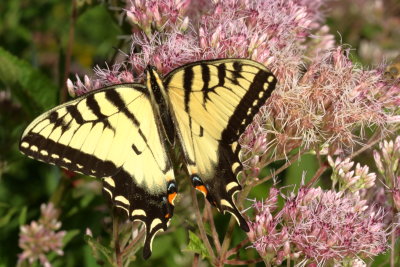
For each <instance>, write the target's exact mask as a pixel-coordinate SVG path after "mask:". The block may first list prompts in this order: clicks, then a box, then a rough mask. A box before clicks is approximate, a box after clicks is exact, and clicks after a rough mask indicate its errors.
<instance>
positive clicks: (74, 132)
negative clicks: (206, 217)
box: [20, 84, 177, 258]
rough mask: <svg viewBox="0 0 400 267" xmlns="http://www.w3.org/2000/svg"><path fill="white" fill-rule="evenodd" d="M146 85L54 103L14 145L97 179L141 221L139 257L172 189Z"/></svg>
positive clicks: (162, 218) (162, 219)
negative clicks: (143, 233) (142, 234)
mask: <svg viewBox="0 0 400 267" xmlns="http://www.w3.org/2000/svg"><path fill="white" fill-rule="evenodd" d="M164 139H165V138H164V136H163V133H162V131H160V124H159V120H158V118H157V117H156V115H155V114H154V112H153V106H152V103H151V102H150V99H149V95H148V91H147V88H146V87H144V86H143V85H140V84H129V85H120V86H114V87H108V88H103V89H101V90H97V91H94V92H91V93H89V94H87V95H84V96H82V97H80V98H77V99H75V100H72V101H70V102H68V103H65V104H63V105H60V106H58V107H55V108H54V109H52V110H50V111H48V112H46V113H44V114H43V115H41V116H39V117H38V118H37V119H35V120H34V121H33V122H32V123H31V124H30V125H29V126H28V127H27V129H26V130H25V132H24V133H23V135H22V138H21V141H20V150H21V151H22V152H23V153H24V154H26V155H28V156H30V157H32V158H35V159H38V160H41V161H44V162H47V163H52V164H56V165H58V166H61V167H64V168H66V169H69V170H72V171H76V172H80V173H83V174H86V175H91V176H94V177H98V178H102V179H103V191H104V193H105V195H107V196H108V197H109V198H110V200H111V202H112V204H113V205H114V207H116V208H118V209H119V210H121V211H122V212H123V213H126V215H127V216H128V217H129V218H130V219H131V220H140V221H143V222H144V224H145V226H146V233H147V234H146V240H145V247H144V250H143V253H144V257H145V258H148V257H149V256H150V254H151V243H152V240H153V237H154V235H155V234H156V233H157V232H158V231H159V230H166V228H167V223H168V221H169V220H170V218H171V217H172V215H173V208H174V206H173V200H174V198H175V196H176V192H177V188H176V183H175V179H174V173H173V170H172V167H171V163H170V160H169V158H168V156H167V153H166V148H165V145H164Z"/></svg>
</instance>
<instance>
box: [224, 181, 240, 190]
mask: <svg viewBox="0 0 400 267" xmlns="http://www.w3.org/2000/svg"><path fill="white" fill-rule="evenodd" d="M237 185H238V183H236V182H230V183H229V184H227V185H226V187H225V189H226V192H229V191H230V190H231V189H232V188H234V187H235V186H237Z"/></svg>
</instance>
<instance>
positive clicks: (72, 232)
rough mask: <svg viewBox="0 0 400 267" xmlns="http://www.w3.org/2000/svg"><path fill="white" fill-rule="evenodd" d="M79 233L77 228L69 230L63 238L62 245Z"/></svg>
mask: <svg viewBox="0 0 400 267" xmlns="http://www.w3.org/2000/svg"><path fill="white" fill-rule="evenodd" d="M79 233H80V230H79V229H74V230H69V231H68V232H67V234H66V235H65V236H64V239H63V243H64V246H66V245H67V244H68V243H69V242H70V241H71V240H72V239H73V238H74V237H75V236H77V235H78V234H79Z"/></svg>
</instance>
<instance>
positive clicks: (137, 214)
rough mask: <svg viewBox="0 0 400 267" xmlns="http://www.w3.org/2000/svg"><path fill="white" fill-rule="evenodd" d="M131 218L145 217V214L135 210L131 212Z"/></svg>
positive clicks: (142, 211)
mask: <svg viewBox="0 0 400 267" xmlns="http://www.w3.org/2000/svg"><path fill="white" fill-rule="evenodd" d="M133 216H146V212H145V211H144V210H142V209H140V210H139V209H137V210H133V211H132V217H133Z"/></svg>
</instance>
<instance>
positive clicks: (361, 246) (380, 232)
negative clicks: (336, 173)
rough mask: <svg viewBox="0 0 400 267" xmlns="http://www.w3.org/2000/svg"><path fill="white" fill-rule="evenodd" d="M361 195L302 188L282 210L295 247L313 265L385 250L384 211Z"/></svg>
mask: <svg viewBox="0 0 400 267" xmlns="http://www.w3.org/2000/svg"><path fill="white" fill-rule="evenodd" d="M365 204H366V201H365V200H361V199H360V197H359V195H358V194H357V193H356V194H346V195H345V194H344V193H343V192H339V193H337V192H334V191H323V190H322V189H321V188H304V187H302V188H300V190H299V193H298V194H297V196H293V197H291V198H289V199H288V200H287V202H286V203H285V205H284V208H283V210H282V212H283V214H282V217H283V219H284V221H283V224H284V225H285V226H286V227H287V228H288V231H289V235H290V238H289V239H290V243H291V244H292V248H293V249H295V250H298V251H301V254H302V255H304V257H305V259H309V260H310V261H311V262H317V263H328V262H338V261H339V262H341V261H343V260H344V259H349V258H351V259H354V258H365V257H371V256H375V255H378V254H380V253H382V252H384V251H385V250H386V241H387V240H386V237H387V234H386V232H385V229H384V226H383V223H382V220H383V214H382V212H380V211H378V212H374V211H370V209H368V206H366V205H365Z"/></svg>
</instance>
